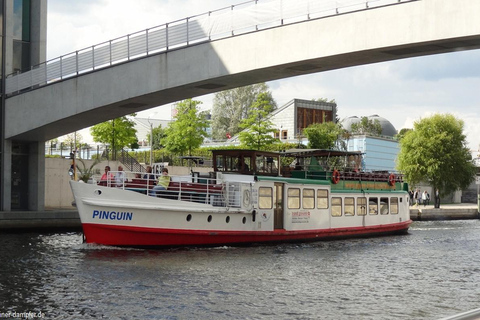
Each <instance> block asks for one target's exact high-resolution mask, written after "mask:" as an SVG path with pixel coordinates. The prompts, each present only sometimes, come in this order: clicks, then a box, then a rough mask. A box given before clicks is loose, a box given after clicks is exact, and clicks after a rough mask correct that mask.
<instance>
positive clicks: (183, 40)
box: [5, 0, 419, 95]
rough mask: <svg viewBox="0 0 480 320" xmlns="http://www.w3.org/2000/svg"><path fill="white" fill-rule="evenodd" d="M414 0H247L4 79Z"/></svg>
mask: <svg viewBox="0 0 480 320" xmlns="http://www.w3.org/2000/svg"><path fill="white" fill-rule="evenodd" d="M412 1H419V0H343V1H333V0H327V1H325V0H252V1H248V2H244V3H241V4H238V5H233V6H230V7H227V8H223V9H220V10H216V11H210V12H207V13H205V14H201V15H197V16H193V17H188V18H185V19H181V20H178V21H173V22H169V23H166V24H163V25H160V26H157V27H153V28H150V29H146V30H143V31H139V32H136V33H132V34H129V35H126V36H124V37H120V38H117V39H113V40H110V41H106V42H103V43H100V44H96V45H93V46H91V47H88V48H85V49H82V50H78V51H75V52H72V53H69V54H66V55H63V56H61V57H58V58H55V59H52V60H49V61H47V62H44V63H41V64H39V65H36V66H33V67H31V69H30V70H29V71H26V72H21V73H20V72H17V73H14V74H11V75H9V76H7V78H6V89H5V90H6V92H5V93H6V94H7V95H8V94H14V93H19V92H21V91H27V90H30V89H34V88H37V87H40V86H44V85H47V84H50V83H54V82H56V81H60V80H64V79H68V78H72V77H76V76H79V75H81V74H84V73H87V72H91V71H94V70H98V69H102V68H106V67H110V66H113V65H116V64H119V63H123V62H127V61H130V60H132V59H137V58H142V57H146V56H150V55H153V54H158V53H164V52H168V51H169V50H173V49H178V48H182V47H188V46H192V45H195V44H199V43H202V42H208V41H213V40H217V39H222V38H227V37H232V36H235V35H239V34H242V33H248V32H256V31H260V30H264V29H268V28H273V27H278V26H282V25H286V24H291V23H297V22H302V21H308V20H310V19H318V18H323V17H328V16H333V15H338V14H343V13H348V12H354V11H358V10H366V9H370V8H374V7H380V6H386V5H391V4H398V3H402V2H412Z"/></svg>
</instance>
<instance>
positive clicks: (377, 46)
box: [5, 0, 480, 141]
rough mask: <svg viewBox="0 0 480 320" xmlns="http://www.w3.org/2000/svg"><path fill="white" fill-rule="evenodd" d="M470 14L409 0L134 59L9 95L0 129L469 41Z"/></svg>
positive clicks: (91, 116)
mask: <svg viewBox="0 0 480 320" xmlns="http://www.w3.org/2000/svg"><path fill="white" fill-rule="evenodd" d="M479 13H480V1H478V0H464V1H461V2H459V1H457V0H416V1H415V0H413V1H406V2H399V3H396V4H393V5H388V6H382V7H378V8H370V9H362V10H358V11H355V12H351V13H346V14H336V15H332V16H328V17H323V18H318V19H310V20H307V21H303V22H297V23H294V24H289V25H284V26H281V27H275V28H268V29H265V30H262V31H258V32H249V33H245V34H241V35H237V36H233V37H228V38H224V39H221V40H215V41H211V42H203V43H198V44H196V45H193V46H188V47H185V48H179V49H176V50H171V51H168V52H165V53H158V54H156V55H152V56H148V57H144V58H138V59H134V60H131V61H128V62H124V63H121V64H118V65H115V66H112V67H108V68H104V69H100V70H98V71H93V72H88V73H85V74H81V75H78V76H76V77H73V78H69V79H65V80H62V81H58V82H55V83H52V84H49V85H46V86H43V87H39V88H36V89H34V90H31V91H27V92H22V93H20V94H15V95H11V96H9V97H8V98H7V100H6V107H5V119H6V121H5V137H6V138H7V139H10V140H18V141H45V140H48V139H51V138H55V137H58V136H60V135H63V134H66V133H69V132H73V131H75V130H79V129H82V128H85V127H88V126H91V125H94V124H96V123H99V122H102V121H106V120H109V119H112V118H115V117H119V116H123V115H126V114H129V113H132V112H138V111H142V110H146V109H149V108H152V107H156V106H159V105H164V104H167V103H171V102H174V101H178V100H182V99H186V98H191V97H195V96H200V95H204V94H208V93H213V92H217V91H221V90H226V89H230V88H235V87H239V86H244V85H248V84H252V83H258V82H264V81H270V80H276V79H282V78H287V77H292V76H298V75H304V74H310V73H316V72H322V71H327V70H333V69H339V68H345V67H350V66H356V65H362V64H369V63H376V62H382V61H388V60H395V59H403V58H409V57H416V56H422V55H430V54H437V53H445V52H452V51H459V50H469V49H478V48H480V20H478V14H479ZM26 115H28V116H26Z"/></svg>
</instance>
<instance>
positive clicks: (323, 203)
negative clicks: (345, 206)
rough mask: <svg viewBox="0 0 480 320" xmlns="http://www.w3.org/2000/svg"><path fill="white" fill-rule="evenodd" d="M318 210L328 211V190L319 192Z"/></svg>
mask: <svg viewBox="0 0 480 320" xmlns="http://www.w3.org/2000/svg"><path fill="white" fill-rule="evenodd" d="M317 208H318V209H328V190H317Z"/></svg>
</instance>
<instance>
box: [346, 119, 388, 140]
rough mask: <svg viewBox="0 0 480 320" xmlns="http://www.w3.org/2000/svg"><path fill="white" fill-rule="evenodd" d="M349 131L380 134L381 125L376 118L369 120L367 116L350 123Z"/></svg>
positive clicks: (373, 134)
mask: <svg viewBox="0 0 480 320" xmlns="http://www.w3.org/2000/svg"><path fill="white" fill-rule="evenodd" d="M351 132H352V134H368V135H372V136H379V135H381V134H382V125H381V124H380V121H378V119H375V120H369V119H368V118H367V117H362V118H361V119H360V122H358V123H353V124H352V127H351Z"/></svg>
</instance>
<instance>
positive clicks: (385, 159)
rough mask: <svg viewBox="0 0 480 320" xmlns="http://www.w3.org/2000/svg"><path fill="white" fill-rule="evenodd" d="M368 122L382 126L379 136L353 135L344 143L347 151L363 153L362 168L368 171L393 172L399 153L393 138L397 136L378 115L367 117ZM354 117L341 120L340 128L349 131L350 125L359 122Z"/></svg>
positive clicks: (398, 147) (396, 142) (388, 122)
mask: <svg viewBox="0 0 480 320" xmlns="http://www.w3.org/2000/svg"><path fill="white" fill-rule="evenodd" d="M367 118H368V119H369V120H378V121H379V122H380V125H381V126H382V134H381V136H378V137H375V136H369V135H354V136H352V137H351V138H350V139H348V141H345V142H346V145H347V150H348V151H361V152H363V153H364V156H363V163H362V167H363V169H364V170H368V171H395V170H396V163H395V161H396V159H397V156H398V153H399V152H400V146H399V144H398V141H397V140H395V139H394V138H393V137H394V136H395V135H396V134H397V130H396V129H395V127H394V126H393V125H392V124H391V123H390V121H388V120H387V119H385V118H382V117H380V116H378V115H372V116H369V117H367ZM360 120H361V119H360V118H358V117H356V116H352V117H348V118H345V119H344V120H342V122H341V124H342V127H343V128H344V129H345V130H347V131H351V129H352V124H354V123H357V122H360Z"/></svg>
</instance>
